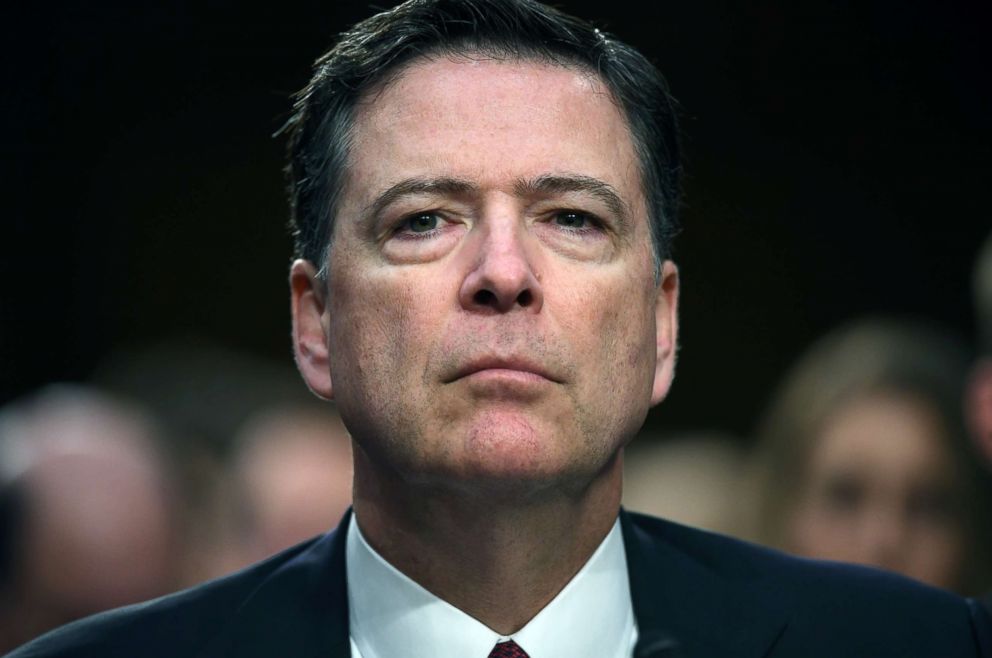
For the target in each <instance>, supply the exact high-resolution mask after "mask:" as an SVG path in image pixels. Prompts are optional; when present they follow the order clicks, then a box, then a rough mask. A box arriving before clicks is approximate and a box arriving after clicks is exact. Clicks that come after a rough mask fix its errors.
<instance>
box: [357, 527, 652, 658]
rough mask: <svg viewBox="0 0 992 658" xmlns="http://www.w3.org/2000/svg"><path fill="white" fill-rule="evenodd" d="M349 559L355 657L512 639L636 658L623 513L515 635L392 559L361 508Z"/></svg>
mask: <svg viewBox="0 0 992 658" xmlns="http://www.w3.org/2000/svg"><path fill="white" fill-rule="evenodd" d="M345 561H346V565H347V566H346V568H347V574H348V614H349V623H350V630H351V655H352V657H353V658H487V656H489V652H490V651H491V650H492V648H493V646H494V645H495V644H496V643H497V642H500V641H504V640H507V639H512V640H514V641H515V642H516V643H517V644H518V645H520V647H521V648H522V649H523V650H524V651H526V652H527V654H528V655H529V656H530V658H558V657H561V658H565V657H568V658H573V657H574V656H595V657H596V658H630V657H631V656H632V655H633V651H634V644H635V643H636V642H637V626H636V624H635V622H634V609H633V604H632V603H631V600H630V583H629V581H628V580H627V558H626V555H625V553H624V547H623V535H622V534H621V532H620V522H619V520H618V521H617V522H616V523H614V524H613V529H612V530H610V532H609V533H608V534H607V535H606V538H605V539H603V542H602V543H601V544H600V545H599V547H598V548H597V549H596V551H595V552H594V553H593V554H592V557H590V558H589V561H588V562H586V564H585V565H584V566H583V567H582V569H581V570H579V572H578V573H577V574H575V577H574V578H572V580H571V582H569V583H568V584H567V585H566V586H565V588H564V589H563V590H562V591H561V592H559V593H558V596H556V597H555V598H554V599H553V600H552V601H551V602H550V603H548V605H546V606H545V607H544V609H543V610H541V611H540V612H539V613H537V615H535V616H534V618H533V619H531V620H530V621H529V622H527V625H526V626H524V627H523V628H522V629H520V630H519V631H517V632H516V633H514V634H513V635H512V636H509V637H507V636H504V635H500V634H499V633H497V632H496V631H494V630H492V629H490V628H489V627H487V626H486V625H485V624H483V623H482V622H480V621H479V620H477V619H475V618H474V617H470V616H469V615H467V614H466V613H464V612H462V611H461V610H459V609H458V608H456V607H454V606H453V605H451V604H449V603H447V602H446V601H443V600H442V599H440V598H438V597H436V596H434V595H433V594H431V593H430V592H428V591H427V590H426V589H424V588H423V587H421V586H420V585H418V584H417V583H415V582H414V581H413V580H411V579H410V578H408V577H407V576H405V575H404V574H402V573H401V572H400V571H399V570H397V569H396V568H395V567H393V566H392V565H391V564H389V563H388V562H386V560H385V559H383V558H382V556H380V555H379V554H378V553H376V552H375V550H374V549H373V548H372V547H371V546H369V545H368V543H367V542H366V541H365V538H364V537H363V536H362V533H361V531H360V530H359V529H358V524H357V523H356V521H355V517H354V515H352V517H351V523H350V524H349V525H348V538H347V550H346V553H345Z"/></svg>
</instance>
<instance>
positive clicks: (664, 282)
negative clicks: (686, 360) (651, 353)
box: [651, 260, 679, 406]
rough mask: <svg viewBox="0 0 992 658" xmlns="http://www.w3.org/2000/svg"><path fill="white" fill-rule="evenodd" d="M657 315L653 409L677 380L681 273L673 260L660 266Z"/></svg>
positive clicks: (656, 304) (652, 395)
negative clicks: (675, 379) (674, 378)
mask: <svg viewBox="0 0 992 658" xmlns="http://www.w3.org/2000/svg"><path fill="white" fill-rule="evenodd" d="M654 313H655V331H656V334H657V347H658V352H657V356H656V361H655V366H654V387H653V388H652V389H651V405H652V406H654V405H656V404H658V403H659V402H661V401H662V400H664V399H665V396H667V395H668V389H670V388H671V386H672V378H673V377H674V376H675V360H676V353H677V351H678V338H679V270H678V268H677V267H676V266H675V263H673V262H672V261H670V260H666V261H665V262H664V263H663V264H662V266H661V278H660V281H659V282H658V297H657V299H656V300H655V307H654Z"/></svg>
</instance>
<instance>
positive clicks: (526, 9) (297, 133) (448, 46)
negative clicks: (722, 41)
mask: <svg viewBox="0 0 992 658" xmlns="http://www.w3.org/2000/svg"><path fill="white" fill-rule="evenodd" d="M470 53H471V54H481V55H485V56H487V57H493V58H497V59H525V60H537V61H541V62H548V63H553V64H557V65H562V66H570V67H577V68H581V69H585V70H589V71H592V72H595V73H597V74H598V75H599V76H600V78H601V79H602V80H603V81H604V82H605V83H606V85H607V87H608V88H609V89H610V91H611V93H612V95H613V96H614V100H615V101H616V102H617V104H618V105H619V107H620V108H621V109H622V111H623V113H624V115H625V117H626V120H627V124H628V126H629V128H630V132H631V135H632V137H633V142H634V147H635V149H636V150H637V154H638V158H639V159H640V163H641V175H642V185H643V188H644V193H645V197H646V199H647V205H648V213H649V220H650V222H651V227H652V228H651V234H652V242H653V246H654V252H655V258H656V261H657V263H660V262H661V261H662V260H664V259H667V258H669V257H670V253H671V239H672V237H673V236H674V234H675V232H676V230H677V226H678V210H679V176H680V173H681V163H680V155H679V133H678V120H677V118H676V104H675V100H674V99H673V98H672V96H671V94H670V93H669V91H668V85H667V83H666V82H665V79H664V77H662V75H661V73H660V72H659V71H658V69H656V68H655V67H654V65H653V64H651V62H649V61H648V60H647V59H646V58H645V57H644V56H643V55H642V54H641V53H639V52H638V51H636V50H635V49H633V48H631V47H630V46H628V45H626V44H624V43H622V42H620V41H618V40H617V39H615V38H613V37H612V36H611V35H609V34H606V33H604V32H601V31H600V30H598V29H596V28H595V27H593V26H592V25H590V24H589V23H587V22H585V21H583V20H580V19H578V18H574V17H572V16H569V15H567V14H564V13H562V12H561V11H558V10H557V9H554V8H551V7H547V6H545V5H542V4H540V3H538V2H535V1H533V0H409V1H408V2H404V3H403V4H401V5H399V6H397V7H395V8H393V9H391V10H389V11H385V12H382V13H380V14H377V15H375V16H372V17H371V18H368V19H366V20H364V21H362V22H360V23H358V24H357V25H355V26H354V27H353V28H352V29H351V30H349V31H347V32H345V33H344V34H342V35H341V37H340V39H339V40H338V42H337V44H336V45H335V46H334V47H333V48H332V49H331V50H329V51H328V52H327V53H325V54H324V55H322V56H321V57H320V58H318V59H317V61H316V62H315V63H314V74H313V78H312V79H311V80H310V83H309V84H308V85H307V86H306V87H305V88H304V89H303V90H301V91H300V92H299V93H298V94H297V95H296V97H295V104H294V112H293V114H292V116H291V117H290V119H289V121H288V122H287V124H286V126H285V127H284V129H283V130H288V131H289V164H288V166H287V168H286V172H287V177H288V179H289V201H290V214H291V221H290V224H291V228H292V231H293V236H294V240H295V251H296V256H297V257H299V258H305V259H307V260H309V261H310V262H312V263H314V264H316V265H318V267H319V268H320V271H321V273H322V274H324V273H325V267H326V265H327V257H328V249H329V246H330V242H331V237H332V234H333V225H334V220H335V217H334V214H335V212H336V207H337V202H338V196H339V195H340V193H341V188H342V185H343V180H344V176H343V172H344V170H345V168H346V167H347V162H348V152H349V146H350V134H351V128H352V122H353V119H354V109H355V106H356V103H357V102H358V101H359V100H360V99H361V98H362V97H363V95H364V94H366V93H367V92H368V91H369V90H371V89H374V88H377V87H378V86H380V85H382V84H385V83H387V82H388V81H389V80H390V79H391V78H392V77H393V76H395V75H397V74H398V73H399V72H401V70H402V69H403V67H404V66H405V65H406V64H409V63H410V62H412V61H415V60H418V59H422V58H424V57H429V56H432V55H442V56H443V55H449V56H450V55H465V54H470Z"/></svg>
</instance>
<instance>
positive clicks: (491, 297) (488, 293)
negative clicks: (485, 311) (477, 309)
mask: <svg viewBox="0 0 992 658" xmlns="http://www.w3.org/2000/svg"><path fill="white" fill-rule="evenodd" d="M472 299H473V300H475V303H476V304H478V305H479V306H492V305H494V304H495V303H496V295H495V294H494V293H493V291H492V290H486V289H485V288H483V289H482V290H478V291H476V293H475V294H474V295H472Z"/></svg>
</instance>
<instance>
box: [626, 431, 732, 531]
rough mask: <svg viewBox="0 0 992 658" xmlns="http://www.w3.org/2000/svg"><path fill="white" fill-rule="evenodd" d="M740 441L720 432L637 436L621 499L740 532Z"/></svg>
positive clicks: (688, 520)
mask: <svg viewBox="0 0 992 658" xmlns="http://www.w3.org/2000/svg"><path fill="white" fill-rule="evenodd" d="M744 461H745V460H744V454H743V451H742V450H741V447H740V442H739V441H736V440H734V439H733V438H732V437H729V436H725V435H722V434H720V433H717V432H698V433H690V434H684V435H678V436H672V437H661V438H657V437H638V439H637V440H636V441H634V443H633V444H632V445H631V447H630V449H629V451H628V453H627V457H626V459H625V460H624V465H623V468H624V485H623V504H624V506H625V507H626V508H627V509H629V510H636V511H638V512H644V513H646V514H651V515H654V516H660V517H662V518H665V519H669V520H671V521H676V522H678V523H682V524H685V525H688V526H693V527H695V528H702V529H704V530H712V531H714V532H722V533H725V534H730V535H737V534H740V528H739V521H740V501H741V498H742V497H741V487H742V486H743V485H744V478H742V477H741V472H742V470H743V468H742V467H743V465H744Z"/></svg>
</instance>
